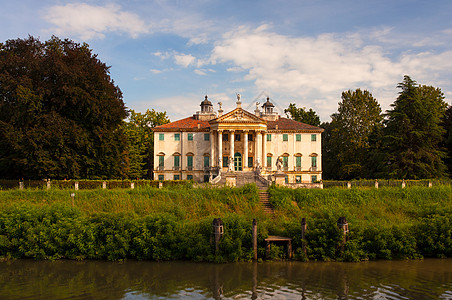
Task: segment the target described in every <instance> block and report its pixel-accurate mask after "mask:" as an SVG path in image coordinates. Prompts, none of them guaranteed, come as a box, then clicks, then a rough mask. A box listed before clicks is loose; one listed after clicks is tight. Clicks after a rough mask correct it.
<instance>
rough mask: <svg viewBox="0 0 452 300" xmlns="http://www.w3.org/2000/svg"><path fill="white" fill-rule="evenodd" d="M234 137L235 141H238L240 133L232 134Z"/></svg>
mask: <svg viewBox="0 0 452 300" xmlns="http://www.w3.org/2000/svg"><path fill="white" fill-rule="evenodd" d="M234 139H235V141H236V142H240V134H236V135H235V136H234Z"/></svg>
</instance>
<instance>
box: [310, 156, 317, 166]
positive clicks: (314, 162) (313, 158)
mask: <svg viewBox="0 0 452 300" xmlns="http://www.w3.org/2000/svg"><path fill="white" fill-rule="evenodd" d="M311 167H313V168H316V167H317V157H316V156H313V157H311Z"/></svg>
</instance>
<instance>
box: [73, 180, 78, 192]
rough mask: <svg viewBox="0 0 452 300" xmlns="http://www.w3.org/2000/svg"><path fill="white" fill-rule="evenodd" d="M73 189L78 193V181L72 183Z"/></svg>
mask: <svg viewBox="0 0 452 300" xmlns="http://www.w3.org/2000/svg"><path fill="white" fill-rule="evenodd" d="M74 188H75V190H76V191H78V181H76V182H75V183H74Z"/></svg>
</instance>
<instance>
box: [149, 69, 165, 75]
mask: <svg viewBox="0 0 452 300" xmlns="http://www.w3.org/2000/svg"><path fill="white" fill-rule="evenodd" d="M149 72H151V73H152V74H160V73H162V72H163V71H162V70H157V69H150V70H149Z"/></svg>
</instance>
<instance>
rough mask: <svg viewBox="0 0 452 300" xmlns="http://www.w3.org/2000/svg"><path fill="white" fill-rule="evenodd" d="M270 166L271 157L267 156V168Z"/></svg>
mask: <svg viewBox="0 0 452 300" xmlns="http://www.w3.org/2000/svg"><path fill="white" fill-rule="evenodd" d="M271 166H272V157H271V156H267V167H271Z"/></svg>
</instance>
